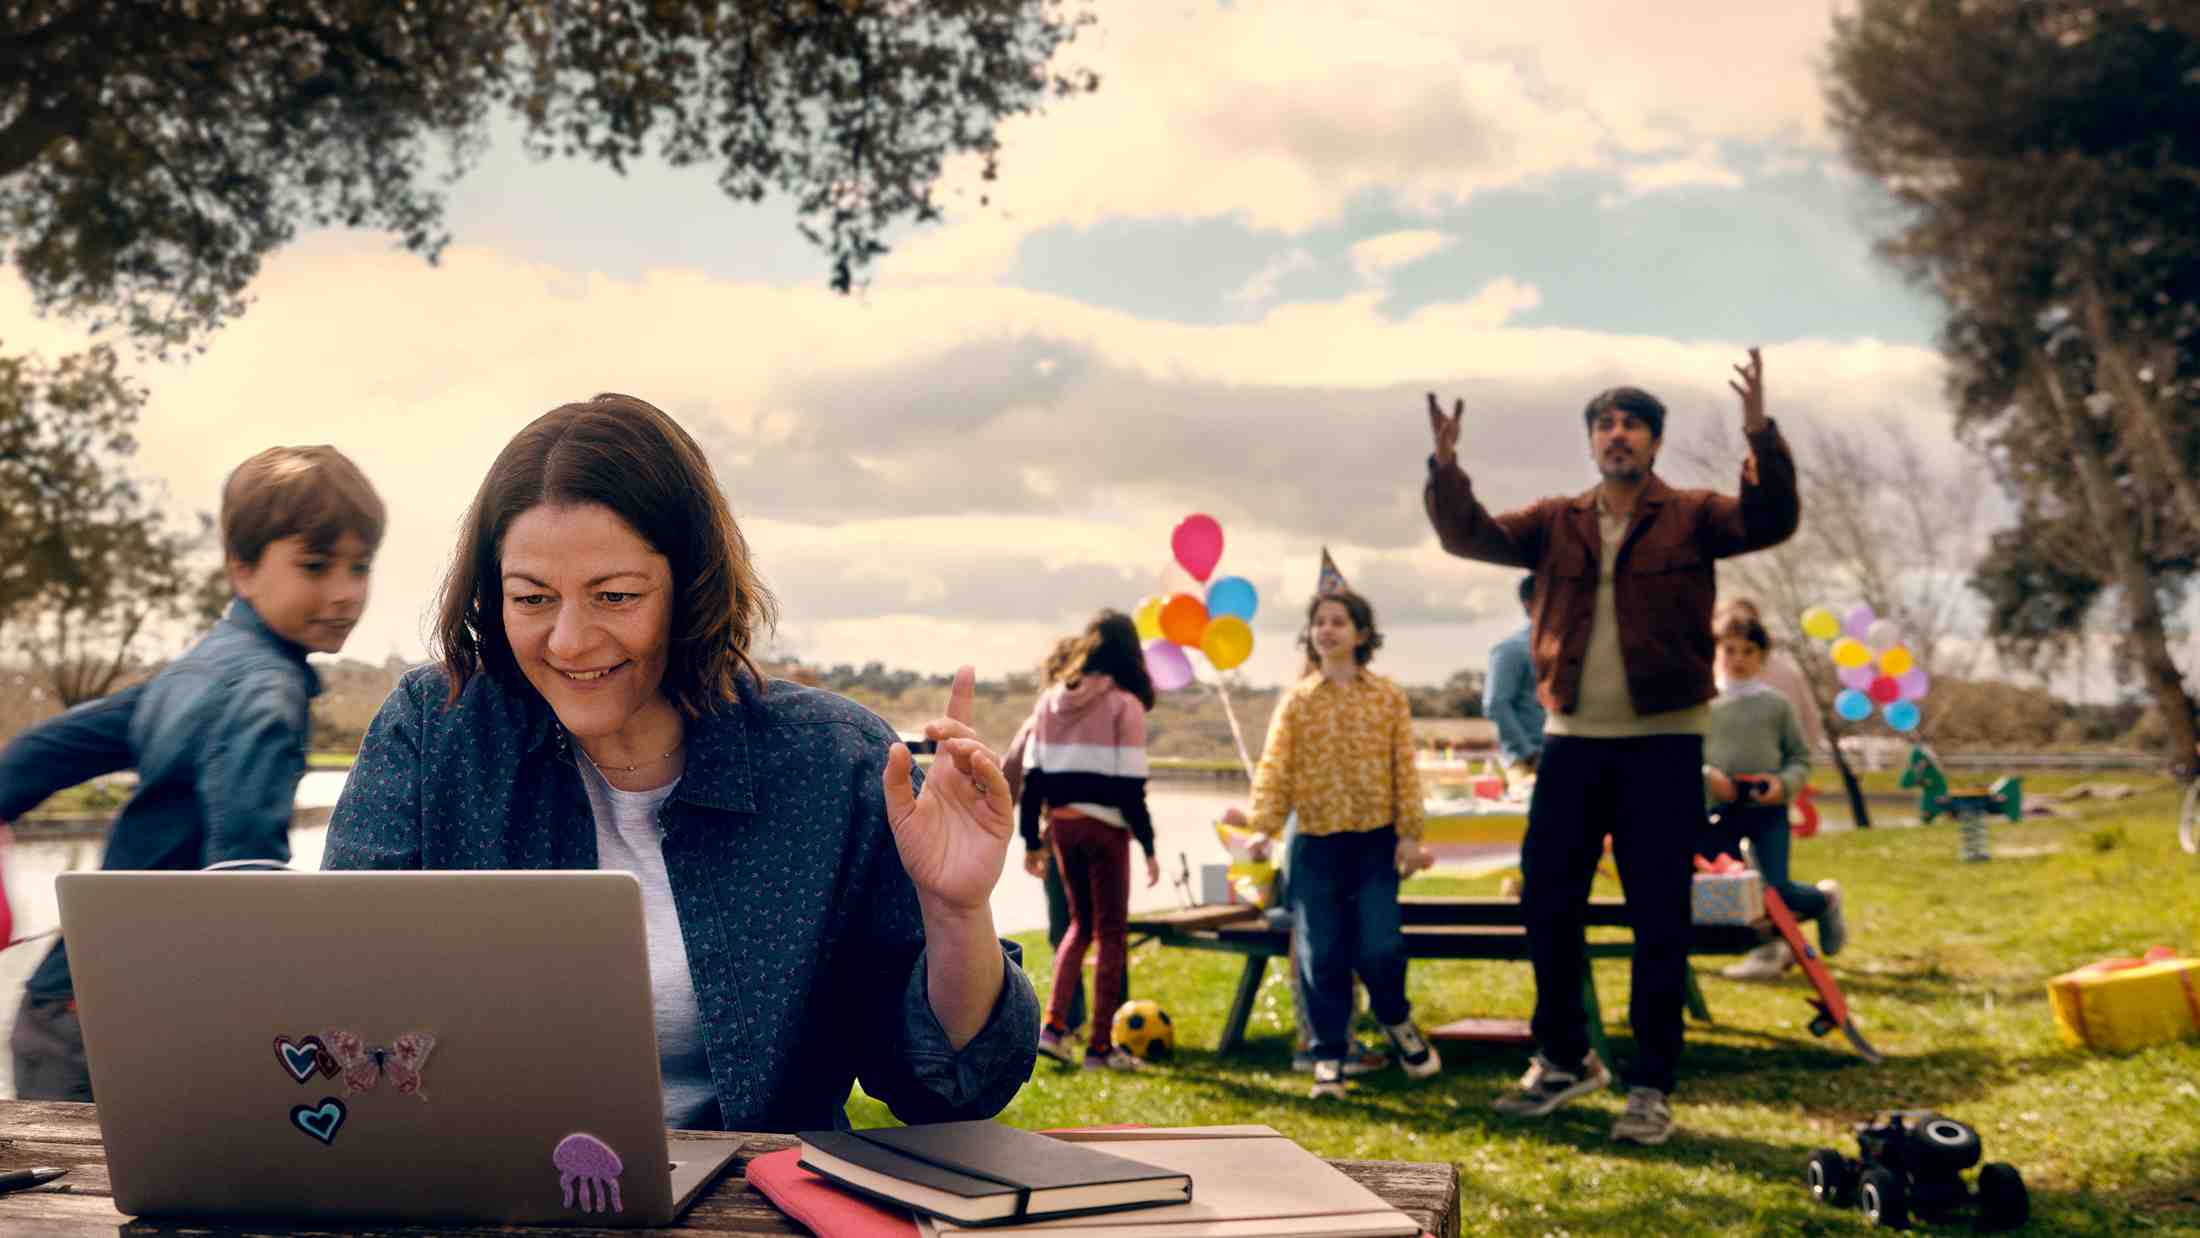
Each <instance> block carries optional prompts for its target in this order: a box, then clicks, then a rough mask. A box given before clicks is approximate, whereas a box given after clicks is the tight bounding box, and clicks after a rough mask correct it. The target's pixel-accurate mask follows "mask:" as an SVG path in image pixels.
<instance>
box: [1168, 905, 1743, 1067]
mask: <svg viewBox="0 0 2200 1238" xmlns="http://www.w3.org/2000/svg"><path fill="white" fill-rule="evenodd" d="M1398 910H1399V918H1400V919H1401V920H1402V921H1403V922H1404V926H1405V927H1404V935H1405V946H1406V957H1408V958H1413V959H1485V960H1510V961H1514V962H1525V961H1527V958H1528V931H1527V929H1526V927H1525V926H1524V924H1523V922H1522V920H1521V916H1520V900H1519V899H1517V898H1480V897H1455V896H1446V895H1415V894H1406V895H1400V896H1399V898H1398ZM1584 920H1585V922H1586V923H1587V924H1588V925H1589V926H1590V927H1592V928H1625V927H1627V923H1628V921H1627V903H1626V901H1625V900H1624V899H1617V898H1592V899H1590V900H1589V901H1588V904H1587V906H1586V908H1585V911H1584ZM1129 929H1130V935H1131V939H1132V942H1133V944H1136V943H1137V942H1140V941H1146V940H1151V941H1157V942H1159V943H1161V944H1162V945H1164V946H1176V947H1179V948H1182V949H1188V950H1213V951H1219V952H1221V953H1225V954H1238V955H1243V956H1244V957H1245V968H1244V970H1243V971H1242V972H1241V973H1240V974H1239V976H1238V985H1237V992H1236V993H1235V994H1234V995H1233V996H1232V997H1231V1000H1230V1013H1229V1015H1228V1016H1227V1017H1226V1018H1225V1019H1224V1020H1223V1026H1222V1035H1221V1036H1220V1037H1219V1038H1218V1039H1217V1040H1216V1042H1215V1051H1216V1052H1218V1053H1229V1052H1232V1051H1233V1050H1235V1049H1236V1048H1237V1047H1238V1046H1239V1045H1241V1044H1243V1043H1244V1040H1245V1027H1246V1024H1247V1022H1249V1021H1250V1020H1251V1018H1252V1014H1253V1001H1254V998H1255V997H1256V996H1257V995H1258V994H1259V992H1260V982H1261V977H1262V976H1263V975H1264V974H1265V973H1266V972H1267V968H1268V960H1269V959H1271V958H1275V957H1278V956H1279V955H1287V954H1288V953H1289V951H1290V946H1291V932H1290V930H1289V929H1287V928H1278V927H1276V926H1273V925H1271V924H1269V923H1268V921H1267V918H1266V916H1265V915H1264V914H1263V913H1262V912H1261V911H1260V910H1259V909H1258V908H1255V907H1250V906H1246V905H1245V904H1242V903H1226V904H1219V905H1218V904H1206V905H1201V906H1195V907H1184V908H1179V909H1176V910H1173V911H1155V912H1147V913H1143V914H1140V915H1134V916H1132V917H1131V918H1130V923H1129ZM1763 940H1764V935H1763V933H1762V932H1761V931H1760V930H1759V929H1757V928H1753V927H1743V926H1726V925H1703V924H1699V925H1696V926H1695V927H1694V930H1693V936H1692V938H1691V940H1690V942H1689V953H1690V954H1741V953H1745V952H1747V951H1749V950H1752V949H1755V948H1756V946H1757V945H1758V943H1759V942H1761V941H1763ZM1585 949H1586V952H1587V954H1588V956H1589V957H1590V958H1592V959H1603V958H1628V957H1631V956H1633V954H1634V952H1635V944H1634V942H1633V941H1632V940H1631V939H1629V940H1618V939H1611V938H1605V939H1601V940H1599V939H1595V938H1592V939H1591V940H1589V941H1588V942H1587V943H1586V945H1585ZM1582 1003H1583V1005H1584V1006H1585V1007H1586V1008H1587V1010H1588V1014H1589V1039H1590V1042H1591V1044H1592V1046H1593V1047H1594V1048H1595V1049H1596V1051H1597V1053H1598V1054H1599V1055H1600V1056H1602V1057H1603V1058H1604V1059H1605V1060H1606V1061H1610V1060H1611V1050H1610V1048H1609V1047H1608V1046H1607V1045H1606V1044H1605V1042H1604V1027H1603V1014H1602V1009H1601V1007H1600V1006H1599V1004H1598V1002H1597V993H1596V984H1595V978H1594V977H1593V976H1592V975H1591V974H1590V972H1589V971H1588V970H1587V969H1584V970H1583V972H1582ZM1688 1010H1689V1013H1690V1014H1692V1015H1694V1016H1695V1017H1696V1018H1698V1019H1700V1020H1702V1021H1704V1022H1706V1023H1708V1022H1710V1021H1711V1011H1710V1008H1709V1007H1707V1006H1706V1005H1705V1004H1704V1000H1703V993H1702V991H1701V990H1700V989H1699V988H1698V987H1697V985H1696V974H1695V972H1694V970H1693V969H1691V970H1690V971H1689V973H1688Z"/></svg>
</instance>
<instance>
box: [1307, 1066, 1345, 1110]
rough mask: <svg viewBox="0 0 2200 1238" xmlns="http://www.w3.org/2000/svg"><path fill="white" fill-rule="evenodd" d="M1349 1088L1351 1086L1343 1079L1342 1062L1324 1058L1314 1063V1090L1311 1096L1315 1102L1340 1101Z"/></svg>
mask: <svg viewBox="0 0 2200 1238" xmlns="http://www.w3.org/2000/svg"><path fill="white" fill-rule="evenodd" d="M1351 1087H1352V1085H1351V1084H1349V1083H1346V1082H1345V1079H1344V1063H1343V1062H1340V1061H1338V1060H1336V1059H1335V1058H1324V1059H1322V1060H1321V1061H1319V1062H1316V1063H1314V1090H1313V1092H1312V1096H1313V1097H1314V1099H1315V1100H1338V1099H1341V1098H1342V1097H1343V1096H1344V1094H1345V1093H1346V1092H1347V1091H1349V1090H1350V1089H1351Z"/></svg>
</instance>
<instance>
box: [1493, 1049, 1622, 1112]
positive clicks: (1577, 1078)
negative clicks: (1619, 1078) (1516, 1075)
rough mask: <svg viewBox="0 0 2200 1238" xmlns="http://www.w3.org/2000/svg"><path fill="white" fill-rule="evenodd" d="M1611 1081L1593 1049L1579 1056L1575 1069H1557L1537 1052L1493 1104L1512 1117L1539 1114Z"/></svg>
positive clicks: (1499, 1110) (1609, 1073) (1556, 1065)
mask: <svg viewBox="0 0 2200 1238" xmlns="http://www.w3.org/2000/svg"><path fill="white" fill-rule="evenodd" d="M1611 1082H1612V1072H1611V1071H1609V1070H1606V1069H1605V1068H1604V1063H1603V1062H1600V1061H1598V1060H1597V1055H1596V1051H1595V1050H1591V1051H1590V1052H1589V1053H1588V1055H1587V1056H1585V1057H1583V1058H1582V1059H1581V1067H1580V1069H1578V1070H1561V1069H1559V1067H1558V1064H1557V1063H1555V1062H1553V1061H1551V1059H1549V1058H1547V1057H1544V1056H1543V1055H1542V1054H1541V1053H1538V1054H1536V1055H1535V1060H1533V1061H1531V1062H1529V1063H1528V1073H1527V1074H1524V1075H1522V1076H1520V1082H1519V1083H1518V1084H1517V1085H1515V1086H1514V1087H1512V1088H1510V1089H1508V1090H1507V1091H1506V1092H1504V1093H1503V1094H1502V1095H1500V1096H1499V1097H1498V1098H1497V1100H1496V1101H1495V1102H1494V1107H1495V1108H1496V1110H1497V1111H1498V1112H1499V1113H1506V1114H1511V1115H1512V1116H1514V1117H1516V1118H1540V1117H1542V1116H1543V1115H1544V1114H1546V1113H1549V1112H1550V1111H1551V1110H1553V1109H1556V1108H1558V1107H1559V1106H1560V1105H1563V1104H1565V1103H1566V1102H1567V1101H1570V1100H1572V1099H1573V1098H1574V1097H1576V1096H1586V1095H1588V1094H1589V1093H1591V1092H1594V1091H1596V1090H1597V1089H1599V1088H1603V1087H1609V1086H1610V1085H1611Z"/></svg>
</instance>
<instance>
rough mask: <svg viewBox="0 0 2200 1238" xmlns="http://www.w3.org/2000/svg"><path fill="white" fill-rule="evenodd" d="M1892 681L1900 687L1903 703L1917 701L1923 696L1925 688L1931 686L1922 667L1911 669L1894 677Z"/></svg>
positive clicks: (1931, 682)
mask: <svg viewBox="0 0 2200 1238" xmlns="http://www.w3.org/2000/svg"><path fill="white" fill-rule="evenodd" d="M1894 681H1895V682H1896V683H1898V684H1900V685H1902V699H1903V700H1905V701H1914V700H1917V699H1918V698H1920V697H1922V696H1924V695H1925V690H1926V689H1927V688H1930V687H1932V686H1933V681H1932V679H1931V678H1930V677H1928V676H1927V675H1926V674H1925V668H1924V667H1922V666H1913V667H1911V668H1910V669H1908V670H1906V671H1904V672H1902V673H1901V674H1899V675H1897V676H1895V677H1894Z"/></svg>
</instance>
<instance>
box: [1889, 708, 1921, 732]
mask: <svg viewBox="0 0 2200 1238" xmlns="http://www.w3.org/2000/svg"><path fill="white" fill-rule="evenodd" d="M1887 725H1888V726H1891V727H1893V728H1894V729H1895V730H1897V731H1912V730H1916V729H1917V703H1916V702H1914V701H1893V702H1890V703H1889V704H1888V706H1887Z"/></svg>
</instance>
